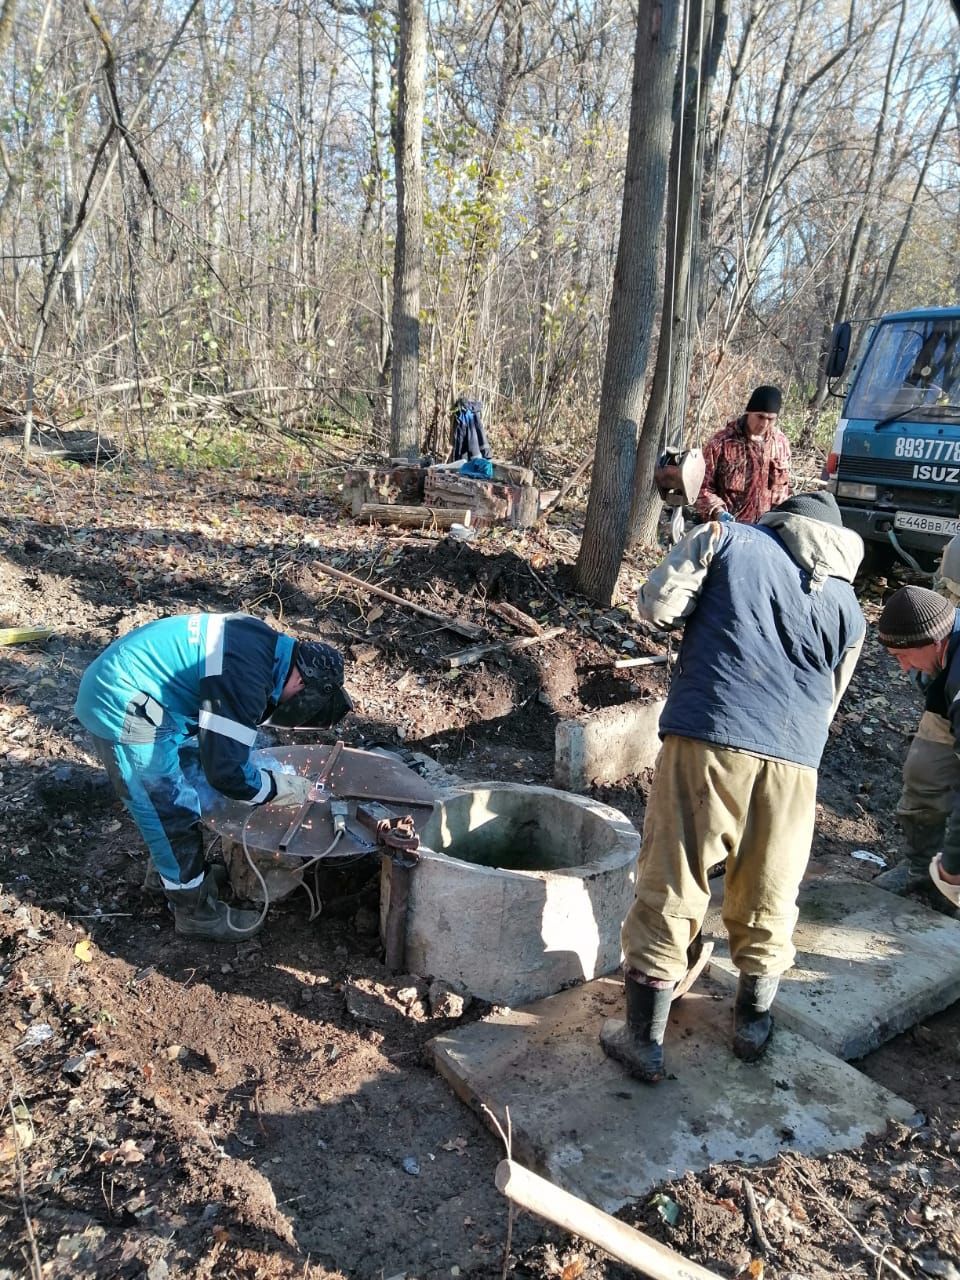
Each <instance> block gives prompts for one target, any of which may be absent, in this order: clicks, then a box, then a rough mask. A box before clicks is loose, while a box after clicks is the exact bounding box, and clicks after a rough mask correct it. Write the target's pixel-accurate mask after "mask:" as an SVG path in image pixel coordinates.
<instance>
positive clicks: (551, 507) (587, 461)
mask: <svg viewBox="0 0 960 1280" xmlns="http://www.w3.org/2000/svg"><path fill="white" fill-rule="evenodd" d="M593 459H594V455H593V454H592V453H588V454H587V456H586V457H585V458H584V460H583V461H582V462H581V463H580V465H579V467H577V469H576V471H575V472H574V473H573V475H572V476H571V477H570V479H569V480H568V481H567V482H566V484H564V485H561V487H560V492H559V493H558V494H557V496H556V497H555V498H554V500H553V501H552V502H548V503H547V504H546V506H545V507H544V508H543V510H542V511H541V512H540V514H539V515H538V516H537V524H542V523H543V522H544V520H546V518H547V516H548V515H549V514H550V513H551V511H556V510H557V508H558V507H559V506H560V504H561V503H562V502H563V500H564V498H565V497H566V496H567V494H568V493H569V492H570V490H571V489H572V488H573V487H574V485H575V484H577V483H578V481H579V480H580V478H581V477H582V476H583V473H584V472H585V471H586V470H587V468H588V467H589V466H591V465H592V463H593Z"/></svg>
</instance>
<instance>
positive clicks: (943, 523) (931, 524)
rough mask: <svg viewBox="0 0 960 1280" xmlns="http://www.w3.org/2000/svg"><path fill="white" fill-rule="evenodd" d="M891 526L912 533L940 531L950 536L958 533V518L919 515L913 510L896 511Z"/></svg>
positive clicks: (959, 529)
mask: <svg viewBox="0 0 960 1280" xmlns="http://www.w3.org/2000/svg"><path fill="white" fill-rule="evenodd" d="M893 527H894V528H895V529H909V530H911V531H912V532H914V533H942V534H943V535H944V537H947V538H950V537H952V536H953V535H954V534H955V533H960V520H953V519H951V518H950V516H921V515H918V514H917V513H916V512H915V511H898V512H897V514H896V515H895V516H894V517H893Z"/></svg>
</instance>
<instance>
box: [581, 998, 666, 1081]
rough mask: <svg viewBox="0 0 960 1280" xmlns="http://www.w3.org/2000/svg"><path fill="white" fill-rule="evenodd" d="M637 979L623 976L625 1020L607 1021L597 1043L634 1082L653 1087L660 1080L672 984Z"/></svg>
mask: <svg viewBox="0 0 960 1280" xmlns="http://www.w3.org/2000/svg"><path fill="white" fill-rule="evenodd" d="M651 981H656V979H647V981H645V982H644V981H642V980H638V979H637V978H634V977H631V976H630V975H629V974H627V975H626V976H625V978H624V980H623V984H624V992H625V994H626V998H627V999H626V1004H627V1020H626V1022H620V1021H619V1020H617V1019H614V1018H608V1019H607V1021H606V1022H605V1023H604V1024H603V1030H602V1031H601V1032H600V1043H601V1045H602V1046H603V1051H604V1053H605V1054H606V1055H607V1057H608V1058H613V1060H614V1062H619V1063H620V1064H621V1066H624V1067H626V1068H627V1070H628V1071H629V1072H630V1074H631V1075H632V1076H634V1077H635V1078H636V1079H637V1080H643V1081H644V1082H645V1083H646V1084H657V1083H658V1082H659V1081H660V1080H662V1079H663V1077H664V1074H665V1071H664V1066H663V1036H664V1032H665V1031H666V1029H667V1018H668V1017H669V1014H670V1004H671V1001H672V999H673V988H674V987H675V986H676V983H674V982H670V983H659V984H658V985H657V986H651V985H650V982H651Z"/></svg>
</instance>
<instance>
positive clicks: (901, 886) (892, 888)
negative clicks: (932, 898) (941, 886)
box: [871, 857, 930, 896]
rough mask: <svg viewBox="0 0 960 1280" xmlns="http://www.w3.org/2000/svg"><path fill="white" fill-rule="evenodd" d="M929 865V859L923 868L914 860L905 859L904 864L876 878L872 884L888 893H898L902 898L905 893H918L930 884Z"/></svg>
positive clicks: (899, 864)
mask: <svg viewBox="0 0 960 1280" xmlns="http://www.w3.org/2000/svg"><path fill="white" fill-rule="evenodd" d="M929 864H930V859H929V857H928V858H927V860H926V862H924V863H923V865H922V866H921V865H920V863H918V862H914V860H913V859H912V858H904V860H903V861H902V862H898V863H896V864H895V865H894V866H892V867H889V868H888V869H887V870H886V871H881V872H880V874H879V875H878V876H874V878H873V880H872V881H871V884H875V885H876V886H877V888H878V889H886V891H887V892H888V893H898V894H900V895H901V896H902V895H903V894H905V893H916V891H917V890H918V889H923V888H924V887H925V886H926V885H927V884H929V883H930V873H929V871H928V870H927V868H928V866H929Z"/></svg>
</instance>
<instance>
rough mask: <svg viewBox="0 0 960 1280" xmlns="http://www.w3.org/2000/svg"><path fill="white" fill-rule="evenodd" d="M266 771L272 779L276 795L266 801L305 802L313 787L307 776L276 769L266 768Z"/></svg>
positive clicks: (298, 803) (294, 803) (291, 803)
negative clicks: (303, 776)
mask: <svg viewBox="0 0 960 1280" xmlns="http://www.w3.org/2000/svg"><path fill="white" fill-rule="evenodd" d="M267 773H268V774H269V775H270V777H271V778H272V779H273V785H274V789H275V791H276V795H274V796H272V797H271V798H270V800H269V801H268V803H269V804H283V805H301V804H305V803H306V801H307V798H308V797H309V795H310V792H311V790H312V789H313V783H312V782H311V781H310V779H309V778H302V777H301V776H300V774H299V773H281V772H280V771H279V770H278V769H268V770H267Z"/></svg>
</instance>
